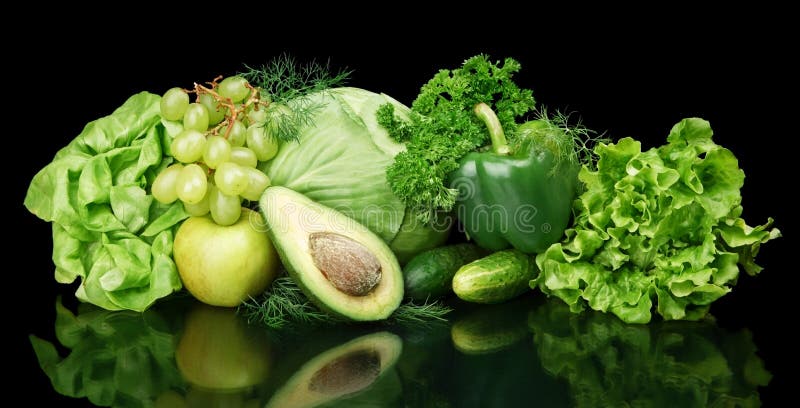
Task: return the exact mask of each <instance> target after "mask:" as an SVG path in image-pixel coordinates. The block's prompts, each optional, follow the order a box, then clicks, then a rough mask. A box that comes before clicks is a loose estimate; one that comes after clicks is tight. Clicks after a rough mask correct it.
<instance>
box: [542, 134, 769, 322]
mask: <svg viewBox="0 0 800 408" xmlns="http://www.w3.org/2000/svg"><path fill="white" fill-rule="evenodd" d="M711 135H712V131H711V126H710V125H709V123H708V122H707V121H705V120H702V119H698V118H691V119H684V120H683V121H681V122H679V123H678V124H676V125H675V126H674V127H673V128H672V130H671V131H670V134H669V136H668V138H667V142H668V143H667V144H666V145H663V146H661V147H659V148H654V149H650V150H648V151H645V152H642V150H641V143H639V142H638V141H636V140H633V139H631V138H624V139H621V140H620V141H619V142H618V143H616V144H609V145H606V144H600V145H598V147H597V148H596V152H597V154H598V156H599V160H598V162H597V170H593V169H591V168H589V167H587V166H584V167H583V169H582V170H581V171H580V175H579V177H580V180H581V181H582V182H583V183H584V184H585V186H586V191H585V192H584V193H583V194H581V195H580V197H578V199H576V200H575V201H574V203H573V214H574V218H575V220H574V224H573V225H574V226H573V227H572V228H570V229H568V230H567V231H566V239H564V240H563V241H562V242H560V243H555V244H553V245H552V246H550V247H549V248H548V249H547V250H546V251H545V252H543V253H541V254H539V255H538V256H537V258H536V262H537V264H538V266H539V268H540V269H541V274H540V275H539V277H538V278H537V279H535V280H533V281H531V287H538V288H539V289H540V290H541V291H542V292H544V293H546V294H548V295H554V296H556V297H559V298H561V299H562V300H563V301H564V302H566V303H567V304H568V305H570V308H571V309H572V310H573V311H579V310H582V309H583V308H585V307H586V306H589V307H591V308H592V309H595V310H601V311H608V312H611V313H614V314H615V315H617V316H618V317H619V318H620V319H622V320H624V321H626V322H629V323H647V322H649V321H650V319H651V309H652V308H653V306H654V303H656V302H657V304H656V312H657V313H658V314H660V315H661V316H663V317H664V318H665V319H688V320H693V319H699V318H701V317H702V316H704V315H705V314H706V312H707V311H708V309H709V307H710V305H711V303H712V302H713V301H715V300H716V299H718V298H720V297H721V296H723V295H725V294H726V293H728V292H730V290H731V287H732V286H733V285H734V284H735V283H736V280H737V277H738V275H739V267H738V265H737V264H739V265H742V267H743V268H744V269H745V271H746V272H747V273H748V274H750V275H755V274H757V273H759V272H760V271H761V267H759V266H758V265H756V264H755V262H754V257H755V255H756V254H757V253H758V250H759V247H760V245H761V244H762V243H765V242H767V241H769V240H771V239H774V238H777V237H779V236H780V232H779V231H778V230H777V229H771V228H770V224H771V223H772V219H769V220H768V221H767V222H766V223H765V224H764V225H761V226H757V227H750V226H748V225H747V224H746V223H745V221H744V219H742V218H741V214H742V206H741V202H742V196H741V191H740V189H741V188H742V185H743V184H744V172H743V171H742V170H741V169H739V164H738V162H737V160H736V157H735V156H734V155H733V153H731V151H730V150H728V149H725V148H723V147H721V146H719V145H717V144H715V143H714V142H713V141H712V140H711Z"/></svg>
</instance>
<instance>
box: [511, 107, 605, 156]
mask: <svg viewBox="0 0 800 408" xmlns="http://www.w3.org/2000/svg"><path fill="white" fill-rule="evenodd" d="M574 116H575V115H573V114H572V113H564V112H561V111H555V113H549V112H548V111H547V108H540V109H538V110H536V111H535V112H534V117H535V119H537V120H538V121H539V123H540V124H543V126H536V127H534V128H525V127H522V128H520V132H518V133H519V134H517V135H516V136H517V137H516V143H515V144H516V146H515V148H518V147H519V146H520V145H521V144H522V143H525V140H526V139H532V140H533V142H535V143H537V144H539V145H544V146H547V147H548V148H549V149H550V151H552V152H553V154H554V155H555V159H556V162H558V161H561V160H566V161H568V162H570V163H578V164H580V165H583V166H587V167H588V168H590V169H595V166H596V163H597V155H596V153H595V152H594V146H595V145H596V144H597V143H600V142H608V141H609V140H608V138H606V137H604V135H603V134H597V132H595V131H593V130H591V129H589V128H587V127H586V126H584V125H583V123H582V121H581V118H580V117H578V118H577V119H574ZM523 126H524V125H523ZM557 168H558V166H554V167H553V170H556V169H557Z"/></svg>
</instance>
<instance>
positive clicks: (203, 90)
mask: <svg viewBox="0 0 800 408" xmlns="http://www.w3.org/2000/svg"><path fill="white" fill-rule="evenodd" d="M222 78H223V76H222V75H218V76H217V77H216V78H214V79H213V80H212V81H211V82H206V84H208V86H210V88H209V87H207V86H204V85H201V84H198V83H197V82H195V83H194V89H186V90H185V91H186V92H187V93H194V94H196V95H197V102H198V103H199V102H200V95H203V94H208V95H211V97H212V98H214V100H215V101H216V102H217V109H220V108H228V112H230V115H226V117H225V120H223V121H222V122H220V123H219V125H217V126H216V127H214V129H211V130H210V131H209V133H210V134H212V135H216V134H219V129H220V128H222V126H224V125H225V124H227V125H228V128H227V129H226V130H225V135H223V138H225V139H228V136H230V133H231V129H233V123H234V122H235V121H236V118H237V117H238V116H239V115H240V114H243V113H244V112H245V110H247V108H249V107H250V106H253V110H256V111H258V108H259V106H264V107H265V108H266V107H268V106H269V101H265V100H262V99H261V91H260V90H259V89H257V88H254V87H253V86H252V85H250V84H249V83H245V86H246V87H247V88H248V89H250V96H249V97H248V98H247V100H246V101H245V102H244V103H243V104H242V105H241V108H240V109H237V108H236V104H235V103H233V100H231V98H226V97H224V96H222V95H220V94H219V93H218V92H217V91H216V89H217V86H218V85H219V83H218V81H219V80H220V79H222Z"/></svg>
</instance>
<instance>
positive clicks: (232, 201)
mask: <svg viewBox="0 0 800 408" xmlns="http://www.w3.org/2000/svg"><path fill="white" fill-rule="evenodd" d="M208 195H209V196H208V208H209V210H210V211H211V218H213V219H214V222H216V223H217V224H219V225H222V226H225V225H231V224H233V223H235V222H236V221H238V220H239V216H240V215H241V214H242V204H241V200H240V199H239V196H230V195H226V194H224V193H223V192H222V191H219V189H218V188H217V187H216V186H214V185H212V186H211V191H209V193H208Z"/></svg>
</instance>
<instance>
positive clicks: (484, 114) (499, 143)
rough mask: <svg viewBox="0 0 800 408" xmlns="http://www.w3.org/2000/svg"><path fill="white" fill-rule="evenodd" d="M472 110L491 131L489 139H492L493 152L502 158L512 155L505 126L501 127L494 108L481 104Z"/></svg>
mask: <svg viewBox="0 0 800 408" xmlns="http://www.w3.org/2000/svg"><path fill="white" fill-rule="evenodd" d="M472 110H473V112H475V116H477V117H478V119H480V120H482V121H483V123H485V124H486V128H487V129H488V130H489V137H491V139H492V151H493V152H494V153H495V154H499V155H502V156H507V155H509V154H510V153H511V148H510V147H508V141H507V140H506V135H505V133H503V126H501V125H500V120H499V119H497V115H496V114H495V113H494V111H493V110H492V108H490V107H489V105H487V104H485V103H483V102H481V103H479V104H477V105H475V108H473V109H472Z"/></svg>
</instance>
